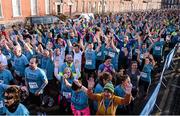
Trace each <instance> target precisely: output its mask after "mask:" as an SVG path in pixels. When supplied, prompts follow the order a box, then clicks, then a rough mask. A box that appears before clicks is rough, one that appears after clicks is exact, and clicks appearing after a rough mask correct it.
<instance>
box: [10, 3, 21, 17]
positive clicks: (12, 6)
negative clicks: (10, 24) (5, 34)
mask: <svg viewBox="0 0 180 116" xmlns="http://www.w3.org/2000/svg"><path fill="white" fill-rule="evenodd" d="M19 1H20V15H19V16H14V12H12V14H13V17H22V9H21V0H19ZM11 2H12V11H13V0H12V1H11Z"/></svg>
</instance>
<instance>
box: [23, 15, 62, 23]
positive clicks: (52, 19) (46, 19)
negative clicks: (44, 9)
mask: <svg viewBox="0 0 180 116" xmlns="http://www.w3.org/2000/svg"><path fill="white" fill-rule="evenodd" d="M59 21H60V19H59V18H58V17H56V16H33V17H27V18H26V24H52V23H58V22H59Z"/></svg>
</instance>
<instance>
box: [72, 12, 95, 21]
mask: <svg viewBox="0 0 180 116" xmlns="http://www.w3.org/2000/svg"><path fill="white" fill-rule="evenodd" d="M83 18H85V19H86V20H87V21H90V20H91V19H94V14H93V13H81V14H78V15H75V16H73V18H72V19H71V20H73V21H74V22H79V21H80V20H81V19H83Z"/></svg>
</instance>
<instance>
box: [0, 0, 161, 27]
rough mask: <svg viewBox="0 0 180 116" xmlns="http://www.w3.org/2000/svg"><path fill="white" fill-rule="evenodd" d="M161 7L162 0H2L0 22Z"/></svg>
mask: <svg viewBox="0 0 180 116" xmlns="http://www.w3.org/2000/svg"><path fill="white" fill-rule="evenodd" d="M159 8H161V0H0V24H11V23H15V22H20V21H24V19H25V17H29V16H44V15H49V14H53V15H59V14H61V13H62V14H66V15H70V14H74V13H81V12H87V13H88V12H89V13H106V12H126V11H137V10H148V9H159Z"/></svg>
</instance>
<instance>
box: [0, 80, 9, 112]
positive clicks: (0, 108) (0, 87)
mask: <svg viewBox="0 0 180 116" xmlns="http://www.w3.org/2000/svg"><path fill="white" fill-rule="evenodd" d="M8 87H9V86H8V85H6V84H1V83H0V115H2V114H4V113H5V106H4V99H3V98H4V92H5V90H6V89H7V88H8Z"/></svg>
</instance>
